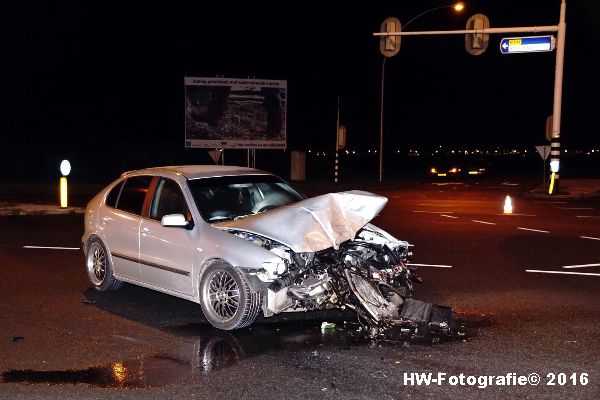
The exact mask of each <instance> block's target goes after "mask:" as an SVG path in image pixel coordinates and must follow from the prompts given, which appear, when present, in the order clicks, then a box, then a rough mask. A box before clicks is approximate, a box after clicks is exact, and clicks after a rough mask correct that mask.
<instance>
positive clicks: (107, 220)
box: [101, 217, 110, 225]
mask: <svg viewBox="0 0 600 400" xmlns="http://www.w3.org/2000/svg"><path fill="white" fill-rule="evenodd" d="M101 221H102V223H103V224H104V225H108V224H110V218H108V217H102V219H101Z"/></svg>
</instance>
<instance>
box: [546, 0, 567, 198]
mask: <svg viewBox="0 0 600 400" xmlns="http://www.w3.org/2000/svg"><path fill="white" fill-rule="evenodd" d="M566 9H567V5H566V3H565V0H562V3H561V5H560V21H559V25H558V39H557V43H556V70H555V71H554V105H553V109H552V113H553V117H552V140H551V141H550V169H551V173H552V175H553V177H554V188H552V189H554V190H550V191H549V194H553V193H558V192H559V186H560V185H559V181H560V180H559V173H558V171H559V166H560V117H561V110H562V87H563V68H564V62H565V35H566V30H567V23H566V22H565V19H566V18H565V16H566V13H567V10H566Z"/></svg>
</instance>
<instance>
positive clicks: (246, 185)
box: [188, 175, 305, 223]
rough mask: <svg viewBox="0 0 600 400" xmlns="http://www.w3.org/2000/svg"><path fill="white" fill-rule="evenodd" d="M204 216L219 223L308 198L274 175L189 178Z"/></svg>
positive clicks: (190, 185)
mask: <svg viewBox="0 0 600 400" xmlns="http://www.w3.org/2000/svg"><path fill="white" fill-rule="evenodd" d="M188 185H189V188H190V190H191V192H192V196H193V197H194V201H195V203H196V206H197V207H198V211H199V212H200V215H201V216H202V218H203V219H204V220H205V221H207V222H211V223H212V222H218V221H225V220H232V219H237V218H243V217H245V216H247V215H250V214H258V213H260V212H263V211H266V210H270V209H272V208H275V207H280V206H283V205H286V204H290V203H294V202H296V201H300V200H304V198H305V197H304V196H302V195H301V194H300V193H298V192H296V191H295V190H294V189H293V188H291V187H290V186H289V185H288V184H287V183H285V182H284V181H282V180H281V179H279V178H277V177H276V176H273V175H238V176H224V177H217V178H201V179H192V180H188Z"/></svg>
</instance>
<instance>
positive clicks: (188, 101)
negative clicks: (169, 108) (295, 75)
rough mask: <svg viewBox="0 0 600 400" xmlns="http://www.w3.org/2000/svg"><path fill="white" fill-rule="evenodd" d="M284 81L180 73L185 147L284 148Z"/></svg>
mask: <svg viewBox="0 0 600 400" xmlns="http://www.w3.org/2000/svg"><path fill="white" fill-rule="evenodd" d="M286 104H287V81H282V80H264V79H230V78H193V77H185V147H199V148H213V149H214V148H223V149H285V148H286Z"/></svg>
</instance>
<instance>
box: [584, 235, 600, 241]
mask: <svg viewBox="0 0 600 400" xmlns="http://www.w3.org/2000/svg"><path fill="white" fill-rule="evenodd" d="M579 237H580V238H582V239H591V240H600V238H596V237H592V236H579Z"/></svg>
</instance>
